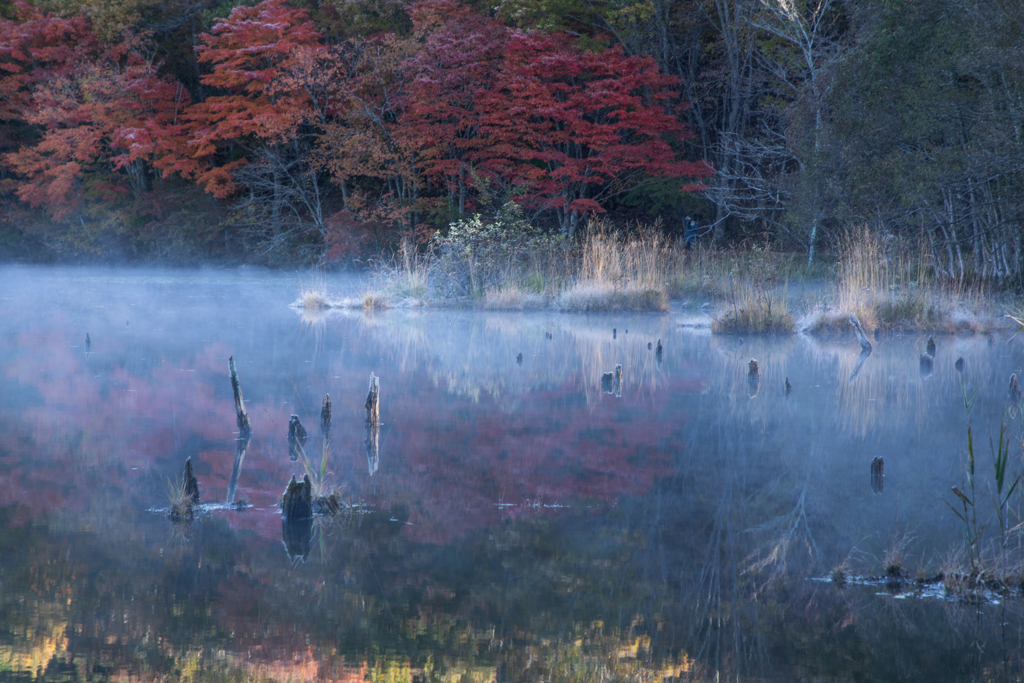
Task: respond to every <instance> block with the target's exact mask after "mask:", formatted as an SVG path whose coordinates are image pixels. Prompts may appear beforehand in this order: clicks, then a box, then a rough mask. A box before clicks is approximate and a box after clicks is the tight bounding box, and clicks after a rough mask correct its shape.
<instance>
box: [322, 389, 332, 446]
mask: <svg viewBox="0 0 1024 683" xmlns="http://www.w3.org/2000/svg"><path fill="white" fill-rule="evenodd" d="M320 433H321V434H323V435H324V438H325V439H330V438H331V395H330V394H324V405H323V407H322V408H320Z"/></svg>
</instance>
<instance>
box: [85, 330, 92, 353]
mask: <svg viewBox="0 0 1024 683" xmlns="http://www.w3.org/2000/svg"><path fill="white" fill-rule="evenodd" d="M90 351H92V339H90V338H89V333H88V332H86V333H85V352H86V353H89V352H90Z"/></svg>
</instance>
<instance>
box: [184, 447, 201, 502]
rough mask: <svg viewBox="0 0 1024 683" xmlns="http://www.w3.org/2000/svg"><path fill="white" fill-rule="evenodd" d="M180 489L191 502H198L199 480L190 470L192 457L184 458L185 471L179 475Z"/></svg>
mask: <svg viewBox="0 0 1024 683" xmlns="http://www.w3.org/2000/svg"><path fill="white" fill-rule="evenodd" d="M181 490H182V492H183V493H184V494H185V497H186V498H188V499H189V500H191V501H192V503H193V504H195V503H198V502H199V480H198V479H196V475H195V474H194V473H193V472H192V458H185V472H184V473H183V474H182V475H181Z"/></svg>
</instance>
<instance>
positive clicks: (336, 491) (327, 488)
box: [299, 437, 353, 515]
mask: <svg viewBox="0 0 1024 683" xmlns="http://www.w3.org/2000/svg"><path fill="white" fill-rule="evenodd" d="M333 450H334V449H333V448H332V446H331V442H330V440H329V439H328V438H326V437H324V438H323V439H322V441H321V447H320V462H318V463H315V462H313V461H312V460H311V459H310V457H309V455H308V454H307V453H306V451H305V449H300V450H299V460H300V461H301V462H302V466H303V468H304V469H305V470H306V476H307V477H308V478H309V483H310V500H311V505H312V508H313V513H314V514H318V515H338V514H341V513H344V512H346V511H351V510H352V507H353V506H352V504H351V502H350V501H349V500H348V498H347V496H346V489H345V486H344V485H342V486H336V485H334V484H333V483H331V481H330V478H331V477H330V475H331V472H330V469H329V467H328V464H329V461H330V458H331V453H332V452H333Z"/></svg>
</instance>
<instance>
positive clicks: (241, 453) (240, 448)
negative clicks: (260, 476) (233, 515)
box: [227, 434, 252, 505]
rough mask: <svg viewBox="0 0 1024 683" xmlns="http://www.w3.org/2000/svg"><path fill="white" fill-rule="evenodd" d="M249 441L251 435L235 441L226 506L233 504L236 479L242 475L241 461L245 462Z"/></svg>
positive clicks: (236, 484)
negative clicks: (233, 460) (233, 461)
mask: <svg viewBox="0 0 1024 683" xmlns="http://www.w3.org/2000/svg"><path fill="white" fill-rule="evenodd" d="M251 439H252V435H251V434H246V435H245V436H244V437H242V436H240V437H239V438H237V439H235V463H234V465H232V467H231V479H230V480H229V481H228V499H227V504H228V505H231V504H232V503H234V502H235V494H236V493H237V492H238V477H239V476H240V475H241V474H242V461H243V460H245V452H246V451H247V450H249V441H250V440H251Z"/></svg>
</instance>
